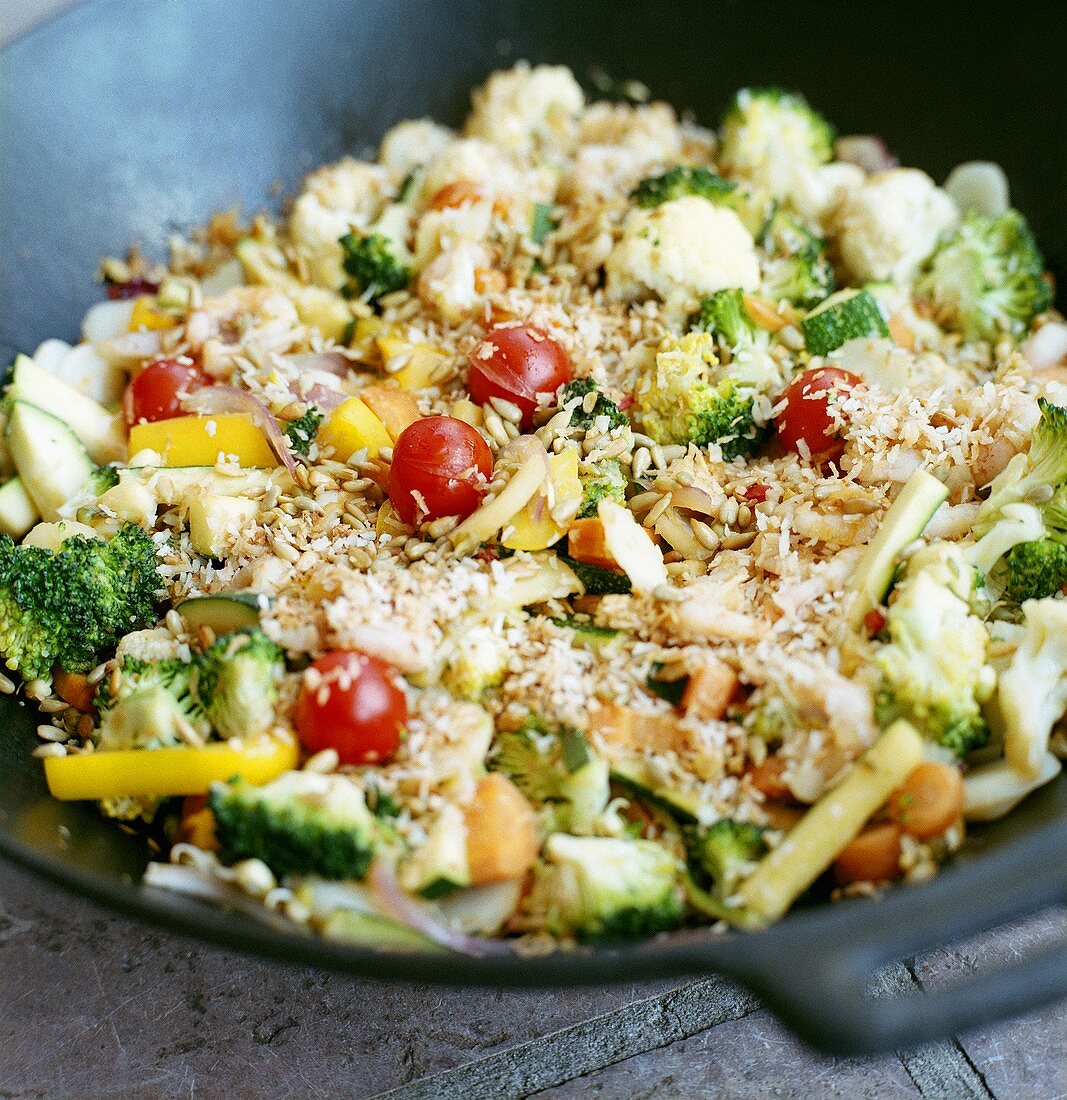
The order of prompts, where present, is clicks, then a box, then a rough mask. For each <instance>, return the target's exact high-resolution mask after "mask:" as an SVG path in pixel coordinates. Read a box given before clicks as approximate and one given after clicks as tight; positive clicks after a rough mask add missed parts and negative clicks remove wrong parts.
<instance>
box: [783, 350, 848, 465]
mask: <svg viewBox="0 0 1067 1100" xmlns="http://www.w3.org/2000/svg"><path fill="white" fill-rule="evenodd" d="M862 381H863V379H862V378H858V377H857V376H856V375H854V374H852V373H851V371H847V370H841V369H840V367H818V368H816V369H815V370H806V371H805V372H804V373H803V374H801V375H798V376H797V377H796V378H794V379H793V381H792V382H791V383H790V384H789V388H788V389H787V390H786V391H785V396H786V397H787V398H788V400H789V404H788V406H787V407H786V409H785V410H784V411H783V412H782V415H781V416H779V417H778V438H779V439H780V440H781V441H782V443H783V444H785V446H786V447H788V448H789V449H790V450H791V451H796V452H797V454H801V453H802V451H801V448H800V442H801V440H803V441H804V445H805V446H806V447H807V449H808V453H809V454H810V455H811V458H812V459H813V460H815V461H819V462H830V461H832V460H833V459H835V458H840V457H841V453H842V451H844V449H845V445H844V443H843V442H842V441H841V440H840V439H839V438H838V437H837V436H836V435H835V434H834V432H835V430H836V426H835V424H834V420H833V418H832V417H831V415H830V408H829V406H830V403H831V402H832V401H833V399H834V396H835V395H836V394H838V393H841V392H847V391H848V390H850V389H852V387H853V386H858V385H860V384H861V383H862Z"/></svg>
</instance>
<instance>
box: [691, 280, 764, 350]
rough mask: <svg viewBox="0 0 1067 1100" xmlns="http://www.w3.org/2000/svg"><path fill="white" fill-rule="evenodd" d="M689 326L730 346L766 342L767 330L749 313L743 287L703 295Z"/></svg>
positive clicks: (725, 345)
mask: <svg viewBox="0 0 1067 1100" xmlns="http://www.w3.org/2000/svg"><path fill="white" fill-rule="evenodd" d="M692 327H694V328H698V329H701V330H702V331H703V332H707V333H710V334H711V335H712V336H714V337H715V338H716V343H718V344H720V345H721V346H722V347H726V348H730V349H731V350H734V349H738V348H750V347H755V346H757V345H759V344H766V343H767V333H766V332H764V330H763V329H761V328H760V327H759V326H758V325H757V324H756V323H755V321H753V320H752V318H751V317H750V316H749V313H748V309H747V308H746V307H745V294H744V291H742V290H720V291H719V292H718V293H717V294H712V295H711V297H710V298H702V299H701V301H700V311H699V312H698V313H697V314H696V316H695V317H694V318H693V321H692Z"/></svg>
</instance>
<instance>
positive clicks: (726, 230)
mask: <svg viewBox="0 0 1067 1100" xmlns="http://www.w3.org/2000/svg"><path fill="white" fill-rule="evenodd" d="M605 266H606V271H607V289H608V293H609V295H610V296H611V297H613V298H617V299H622V300H627V301H632V300H634V299H638V298H643V297H646V296H647V295H649V294H657V295H658V296H659V297H660V298H662V299H663V300H664V301H665V302H668V303H672V304H674V305H675V306H677V307H678V308H686V307H687V306H691V305H695V304H696V301H697V299H699V298H700V297H702V296H703V295H707V294H714V293H715V292H716V291H717V290H726V289H729V288H731V287H740V288H741V289H742V290H749V291H751V290H755V289H756V288H757V287H758V286H759V281H760V268H759V259H758V257H757V255H756V247H755V243H754V242H753V240H752V234H751V233H749V231H748V230H747V229H746V228H745V227H744V226H743V225H742V224H741V219H740V218H739V217H738V216H737V215H736V214H735V213H734V212H733V211H732V210H728V209H726V207H724V206H716V205H715V204H714V203H712V202H709V201H708V200H707V199H702V198H698V197H697V196H695V195H687V196H685V197H683V198H680V199H674V200H673V201H671V202H665V203H662V204H661V205H660V206H656V207H653V208H652V209H648V210H642V209H637V210H633V211H631V212H630V214H629V215H628V216H627V218H626V222H625V224H624V226H623V235H622V240H620V241H619V243H618V244H617V245H616V246H615V248H614V249H612V252H611V255H610V256H609V257H608V259H607V264H606V265H605Z"/></svg>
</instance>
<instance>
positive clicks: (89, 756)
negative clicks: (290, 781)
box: [44, 737, 299, 802]
mask: <svg viewBox="0 0 1067 1100" xmlns="http://www.w3.org/2000/svg"><path fill="white" fill-rule="evenodd" d="M298 759H299V751H298V749H297V745H296V742H295V740H294V741H281V740H279V739H278V738H274V737H260V738H256V739H254V740H250V741H247V742H245V743H243V744H241V745H240V747H236V746H235V745H234V744H233V743H231V742H225V743H222V742H220V743H218V744H212V745H205V746H203V748H192V747H188V746H184V745H182V746H177V747H174V748H166V749H124V750H122V751H119V752H94V753H85V754H84V755H80V756H50V757H47V758H46V759H45V762H44V774H45V779H46V780H47V781H48V790H49V791H50V792H51V794H52V797H53V798H58V799H60V800H61V801H64V802H72V801H82V800H86V799H99V798H121V797H123V796H129V797H133V798H157V797H159V798H163V797H170V796H172V795H189V794H204V793H205V792H206V791H207V789H208V788H209V787H210V786H211V784H212V783H215V782H220V781H225V780H227V779H231V778H233V777H234V776H237V775H239V776H241V777H242V778H244V779H247V780H248V782H249V783H254V784H258V783H267V782H269V781H270V780H271V779H274V778H275V777H276V776H278V775H281V773H282V772H285V771H290V770H291V769H293V768H295V767H296V765H297V761H298Z"/></svg>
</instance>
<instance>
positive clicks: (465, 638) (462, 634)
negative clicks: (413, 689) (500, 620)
mask: <svg viewBox="0 0 1067 1100" xmlns="http://www.w3.org/2000/svg"><path fill="white" fill-rule="evenodd" d="M449 641H450V642H451V646H450V655H449V657H448V661H447V663H446V665H445V668H444V671H443V672H442V674H441V679H442V682H443V683H444V685H445V687H447V688H448V690H449V691H451V692H452V693H453V694H454V695H458V696H459V697H460V698H462V699H479V698H481V696H482V695H484V694H485V692H486V691H488V690H489V689H490V688H494V687H497V686H499V685H500V684H501V683H503V681H504V677H505V676H506V675H507V671H508V660H509V659H510V657H511V648H510V646H509V645H508V643H507V641H506V640H505V638H504V636H503V634H502V633H501V632H500V631H499V630H494V629H493V627H492V626H491V625H489V624H482V623H479V624H473V625H472V624H469V623H463V624H461V625H460V626H459V627H458V629H455V630H454V631H450V632H449Z"/></svg>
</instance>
